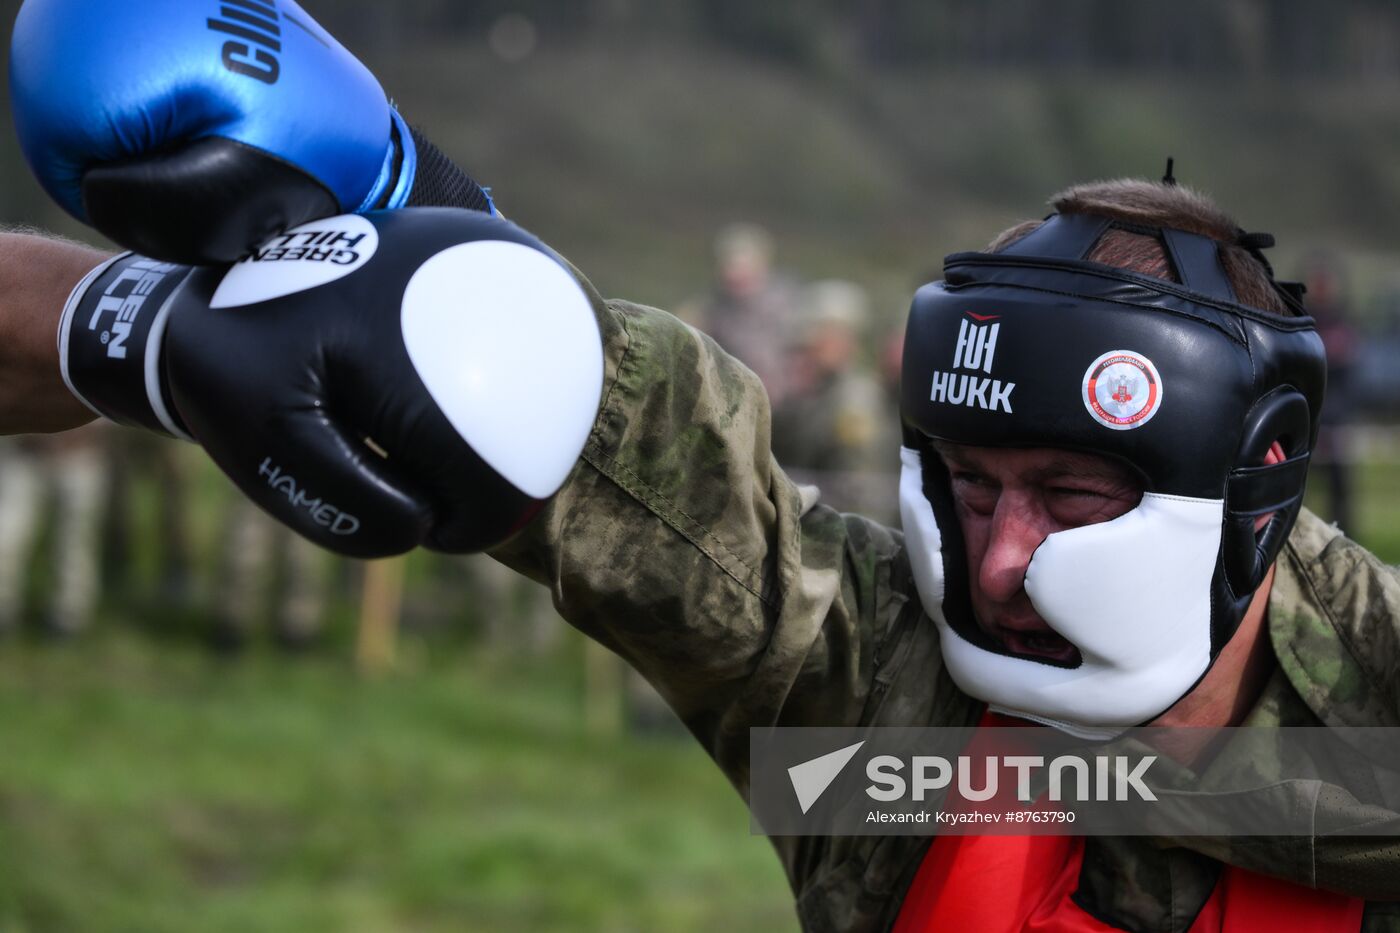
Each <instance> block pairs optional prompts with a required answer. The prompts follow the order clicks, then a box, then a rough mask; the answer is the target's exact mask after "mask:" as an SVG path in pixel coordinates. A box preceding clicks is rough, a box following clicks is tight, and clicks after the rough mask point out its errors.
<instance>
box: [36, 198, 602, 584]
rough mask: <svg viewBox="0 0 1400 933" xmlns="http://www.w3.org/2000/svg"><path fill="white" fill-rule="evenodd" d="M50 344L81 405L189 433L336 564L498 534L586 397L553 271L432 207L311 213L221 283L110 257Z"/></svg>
mask: <svg viewBox="0 0 1400 933" xmlns="http://www.w3.org/2000/svg"><path fill="white" fill-rule="evenodd" d="M59 344H60V360H61V363H62V366H63V377H64V380H65V382H66V383H67V384H68V387H69V388H70V389H71V390H72V391H73V393H74V394H75V395H76V396H77V397H78V398H80V399H82V400H83V401H84V402H85V403H86V404H87V405H88V406H89V407H91V408H92V409H94V410H95V411H96V412H98V413H99V414H101V415H104V416H106V417H108V418H111V419H112V420H115V421H118V422H121V423H124V424H129V425H135V426H139V427H144V428H147V429H150V430H155V431H161V432H164V433H166V434H170V435H174V436H178V437H185V438H188V439H192V440H195V441H197V442H198V443H199V444H201V445H202V446H203V447H204V448H205V449H206V450H207V451H208V452H209V455H210V456H211V457H212V458H213V460H214V462H215V463H217V464H218V465H219V467H220V468H221V469H222V470H223V471H224V472H225V473H227V474H228V475H229V477H230V478H231V479H232V480H233V481H234V483H236V484H237V485H238V487H239V489H241V490H242V491H243V492H244V493H245V494H247V495H248V496H249V497H250V498H251V499H253V500H254V501H255V502H257V503H258V504H259V505H260V506H262V507H263V508H264V509H266V510H267V511H268V512H270V513H271V514H272V515H273V516H274V517H276V518H277V519H279V520H280V521H282V522H283V523H284V524H286V525H288V526H290V527H291V528H293V529H294V530H296V531H298V532H300V533H301V534H303V535H305V536H306V537H308V538H310V539H311V540H313V541H315V542H316V543H318V544H321V545H323V546H325V547H327V548H330V549H331V550H334V551H338V552H340V553H342V554H347V555H351V556H355V557H378V556H384V555H389V554H396V553H400V552H403V551H406V550H409V549H410V548H412V547H414V546H416V545H419V544H424V545H427V546H429V547H432V548H436V549H439V550H444V551H471V550H478V549H481V548H485V547H489V546H491V545H493V544H496V543H499V542H500V541H503V540H504V539H505V538H507V537H509V535H510V534H511V533H513V532H514V531H515V530H516V529H518V528H519V527H521V526H522V525H523V524H524V523H525V522H526V521H528V519H529V518H530V516H532V515H533V514H534V513H535V512H536V511H537V510H538V509H539V508H540V506H541V505H542V504H543V502H544V501H545V500H546V499H548V497H549V496H551V495H552V494H553V493H554V492H555V491H556V490H557V489H558V488H559V486H560V485H561V484H562V483H563V482H564V480H565V479H566V477H567V476H568V473H569V472H570V470H571V469H572V466H573V464H574V462H575V460H576V459H577V457H578V454H579V452H580V451H581V450H582V448H583V444H584V441H585V439H586V438H587V436H588V432H589V430H590V428H591V425H592V423H593V419H594V417H595V415H596V413H597V408H598V403H599V395H600V392H601V388H602V373H603V369H602V344H601V340H600V337H599V333H598V328H597V324H596V321H595V318H594V316H593V309H592V305H591V303H590V301H589V298H588V296H587V295H586V294H585V292H584V290H583V288H582V287H581V286H580V285H579V283H578V281H577V280H576V279H575V277H574V275H573V273H572V272H571V271H570V270H569V269H568V267H567V266H566V265H565V264H564V262H563V261H562V260H561V259H559V257H558V256H556V255H555V254H554V253H553V252H552V251H551V250H550V249H549V248H548V247H546V246H545V245H543V244H542V243H540V242H539V241H538V240H536V239H535V238H534V237H533V236H531V235H530V234H528V233H526V232H525V231H523V230H521V229H520V228H518V227H516V226H514V225H513V224H511V223H509V222H507V221H505V220H503V219H500V218H497V217H491V216H489V215H486V214H482V213H477V212H471V211H464V210H454V209H449V208H410V209H405V210H401V211H378V212H371V213H369V214H365V215H344V216H339V217H334V218H330V219H328V220H324V221H318V222H315V223H311V224H307V225H304V226H302V227H298V228H295V229H293V230H291V231H288V232H287V233H285V234H282V235H280V236H278V237H275V238H274V239H273V240H271V241H270V242H268V243H267V244H266V245H264V246H263V247H261V248H259V249H257V250H255V251H254V253H253V254H252V255H250V256H249V257H247V258H246V259H244V260H242V261H240V262H238V263H236V264H234V265H233V266H231V267H228V268H224V269H216V268H200V269H191V268H189V267H185V266H174V265H169V264H164V263H160V262H157V261H154V260H151V259H147V258H144V257H140V256H135V255H132V254H124V255H121V256H118V257H116V258H114V259H112V260H109V261H108V262H107V263H105V264H104V265H102V266H99V267H98V268H96V269H94V270H93V271H92V272H91V273H89V275H88V276H87V277H86V278H85V279H84V280H83V281H82V282H81V283H79V285H78V286H77V287H76V288H75V289H74V291H73V294H72V296H71V297H70V298H69V300H68V302H67V305H66V306H65V308H64V312H63V317H62V320H61V323H60V329H59Z"/></svg>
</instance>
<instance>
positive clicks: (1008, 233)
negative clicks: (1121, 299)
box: [987, 178, 1294, 315]
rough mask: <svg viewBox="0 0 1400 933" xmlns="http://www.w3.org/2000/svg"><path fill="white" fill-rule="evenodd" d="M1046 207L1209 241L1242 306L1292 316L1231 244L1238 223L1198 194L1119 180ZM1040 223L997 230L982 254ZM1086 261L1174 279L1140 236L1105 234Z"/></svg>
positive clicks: (1076, 189)
mask: <svg viewBox="0 0 1400 933" xmlns="http://www.w3.org/2000/svg"><path fill="white" fill-rule="evenodd" d="M1050 204H1051V206H1053V207H1054V208H1055V210H1056V211H1057V212H1059V213H1061V214H1093V215H1095V216H1099V217H1112V218H1113V219H1114V220H1121V221H1124V222H1125V223H1129V224H1141V225H1143V226H1149V227H1171V228H1173V229H1176V230H1185V231H1186V232H1188V233H1195V234H1199V235H1200V236H1206V237H1210V238H1211V239H1212V240H1215V241H1216V242H1217V243H1219V244H1220V261H1221V264H1222V265H1223V266H1224V267H1225V275H1226V277H1227V278H1228V279H1229V280H1230V285H1231V286H1232V287H1233V288H1234V290H1235V296H1236V297H1237V298H1238V299H1239V301H1240V303H1241V304H1246V305H1249V306H1251V307H1254V308H1261V309H1263V310H1265V311H1272V312H1274V313H1276V314H1285V315H1291V314H1293V313H1294V312H1293V311H1292V310H1291V309H1290V308H1289V307H1288V306H1287V305H1286V304H1284V302H1283V300H1282V299H1281V298H1279V296H1278V293H1277V292H1275V290H1274V286H1273V284H1272V277H1271V276H1270V275H1269V271H1268V270H1267V269H1266V268H1264V266H1263V264H1262V263H1260V262H1259V260H1258V259H1256V258H1254V256H1252V255H1251V254H1250V253H1249V251H1248V250H1246V249H1244V248H1243V247H1241V246H1240V245H1239V244H1238V243H1237V242H1236V241H1237V239H1238V236H1239V230H1240V227H1239V224H1237V223H1235V221H1234V218H1232V217H1230V215H1229V214H1226V213H1225V212H1224V211H1222V210H1221V209H1220V208H1219V207H1217V206H1216V205H1215V203H1214V202H1213V201H1211V200H1210V198H1208V197H1206V196H1205V195H1204V194H1202V193H1200V192H1199V191H1195V190H1193V189H1191V188H1186V187H1183V186H1181V185H1165V184H1161V183H1160V182H1153V181H1144V180H1142V179H1137V178H1120V179H1115V180H1112V181H1096V182H1090V183H1089V184H1086V185H1075V186H1073V187H1071V188H1066V189H1065V190H1064V191H1061V192H1060V193H1059V194H1057V195H1055V196H1054V197H1053V198H1051V199H1050ZM1040 223H1041V222H1040V221H1038V220H1033V221H1026V222H1024V223H1019V224H1017V225H1015V226H1014V227H1010V228H1009V229H1007V230H1004V231H1002V232H1001V233H1000V234H998V235H997V237H996V238H995V239H994V240H992V242H991V244H990V245H989V246H988V247H987V252H989V253H997V252H1000V251H1002V250H1004V249H1006V248H1007V247H1008V246H1010V245H1011V244H1012V243H1015V242H1016V241H1017V240H1019V239H1021V238H1022V237H1024V236H1026V235H1027V234H1029V233H1030V232H1031V231H1032V230H1034V229H1036V228H1037V227H1039V226H1040ZM1085 258H1086V259H1088V260H1090V261H1092V262H1101V263H1103V264H1105V265H1109V266H1116V267H1118V268H1121V269H1131V270H1132V271H1134V272H1140V273H1142V274H1143V275H1150V276H1153V277H1155V278H1159V279H1166V280H1168V281H1172V282H1176V281H1179V279H1178V278H1177V275H1176V272H1175V271H1174V270H1173V269H1172V264H1171V261H1170V260H1169V259H1168V258H1167V252H1166V249H1165V248H1164V247H1163V246H1162V243H1161V241H1159V240H1158V239H1157V238H1156V237H1154V236H1151V235H1149V234H1145V233H1134V232H1132V231H1129V230H1110V231H1109V232H1108V233H1106V234H1104V235H1103V237H1101V238H1100V239H1099V241H1098V242H1097V243H1095V244H1094V248H1093V249H1092V250H1090V251H1089V255H1088V256H1086V257H1085Z"/></svg>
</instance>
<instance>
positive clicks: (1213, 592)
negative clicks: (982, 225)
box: [900, 215, 1326, 734]
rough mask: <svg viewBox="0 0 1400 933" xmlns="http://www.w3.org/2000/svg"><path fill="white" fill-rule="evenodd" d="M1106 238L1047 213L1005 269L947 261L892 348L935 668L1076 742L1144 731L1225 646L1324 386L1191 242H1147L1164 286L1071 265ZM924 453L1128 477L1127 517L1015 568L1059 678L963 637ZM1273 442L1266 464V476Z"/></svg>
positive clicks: (915, 549) (1095, 228)
mask: <svg viewBox="0 0 1400 933" xmlns="http://www.w3.org/2000/svg"><path fill="white" fill-rule="evenodd" d="M1113 225H1114V224H1113V222H1112V221H1110V220H1107V219H1105V218H1100V217H1091V216H1086V215H1064V216H1058V215H1057V216H1053V217H1051V218H1050V219H1049V220H1047V221H1046V222H1045V223H1044V224H1043V225H1042V226H1041V227H1040V228H1038V229H1037V230H1036V231H1034V232H1033V233H1031V234H1030V235H1029V236H1027V237H1025V238H1023V239H1022V240H1020V241H1018V242H1017V243H1016V244H1015V245H1013V246H1012V247H1011V248H1009V249H1008V250H1006V251H1005V252H1003V253H998V254H995V255H988V254H978V253H960V254H955V255H953V256H950V257H948V259H947V260H946V263H945V267H944V280H943V281H941V282H935V283H933V284H931V285H927V286H925V287H923V288H922V289H920V290H919V292H918V294H917V295H916V296H915V298H914V303H913V307H912V308H911V310H910V316H909V327H908V332H907V335H906V339H905V351H904V372H903V386H902V400H901V408H902V415H903V419H904V426H905V447H906V450H905V453H904V475H903V479H902V480H901V487H900V499H901V513H902V516H903V520H904V525H905V532H906V540H907V542H908V547H909V552H910V557H911V560H912V562H913V564H914V572H915V578H916V580H917V581H918V584H919V590H920V597H921V599H922V601H923V603H924V605H925V607H926V608H927V610H928V612H929V614H930V616H932V617H933V618H934V620H935V621H937V622H938V623H939V624H940V626H941V627H942V629H943V636H944V637H943V647H944V656H945V661H946V663H947V664H948V668H949V671H950V672H951V673H952V675H953V677H954V678H955V679H956V680H957V682H958V684H959V685H960V686H961V687H962V688H963V689H964V690H966V691H967V692H968V693H970V694H972V695H974V696H977V697H980V698H982V699H984V700H987V701H988V702H990V703H992V704H993V705H996V706H998V707H1001V708H1003V709H1006V710H1009V711H1012V712H1014V713H1016V714H1018V715H1022V716H1025V717H1028V718H1032V719H1037V720H1040V721H1044V722H1050V723H1053V724H1055V725H1059V726H1061V727H1063V728H1067V729H1069V730H1071V731H1075V732H1078V733H1081V734H1107V733H1112V732H1115V731H1118V730H1121V729H1123V728H1126V727H1128V726H1132V725H1135V724H1138V723H1141V722H1145V721H1147V720H1149V719H1151V718H1153V717H1155V716H1156V715H1158V714H1160V713H1161V712H1163V711H1164V710H1165V709H1166V708H1167V707H1169V706H1170V705H1171V704H1172V703H1174V702H1175V701H1176V700H1177V699H1178V698H1180V697H1181V696H1182V695H1184V694H1185V693H1186V692H1187V691H1189V690H1190V689H1191V687H1192V686H1193V685H1194V684H1195V683H1196V681H1197V680H1199V678H1200V677H1201V676H1203V675H1204V673H1205V672H1206V670H1208V669H1209V666H1210V664H1211V663H1213V661H1214V659H1215V658H1216V657H1218V656H1219V653H1220V650H1221V649H1222V648H1223V647H1224V645H1225V643H1226V642H1228V641H1229V640H1230V638H1231V637H1232V636H1233V635H1234V633H1235V631H1236V629H1237V628H1238V627H1239V623H1240V620H1241V619H1242V618H1243V616H1244V612H1245V610H1246V608H1247V607H1248V605H1249V602H1250V599H1251V598H1252V596H1253V594H1254V591H1255V590H1256V589H1258V587H1259V585H1260V584H1261V583H1262V582H1263V580H1264V577H1265V575H1266V574H1267V572H1268V568H1269V566H1270V565H1271V564H1272V563H1273V561H1274V558H1275V557H1276V556H1277V554H1278V551H1279V549H1280V548H1281V547H1282V545H1283V542H1284V539H1285V538H1286V537H1287V535H1288V532H1289V530H1290V529H1291V527H1292V525H1293V522H1294V520H1295V519H1296V518H1297V515H1298V510H1299V508H1301V503H1302V496H1303V484H1304V480H1305V478H1306V473H1307V464H1308V457H1309V452H1310V451H1311V449H1312V445H1313V443H1314V441H1315V440H1316V434H1317V423H1318V420H1317V415H1318V412H1319V410H1320V408H1321V403H1322V393H1323V387H1324V382H1325V373H1326V363H1325V358H1324V356H1323V351H1322V343H1321V341H1320V339H1319V338H1318V336H1317V333H1316V330H1315V329H1314V326H1313V322H1312V320H1311V318H1307V317H1303V316H1298V317H1284V316H1281V315H1277V314H1273V313H1270V312H1266V311H1262V310H1260V309H1257V308H1251V307H1248V306H1245V305H1242V304H1240V303H1239V302H1238V301H1237V300H1236V298H1235V294H1234V290H1233V289H1232V288H1231V286H1230V282H1229V279H1228V278H1227V277H1226V275H1225V272H1224V269H1223V266H1222V265H1221V261H1220V258H1219V250H1218V247H1217V244H1216V243H1215V242H1214V241H1212V240H1210V239H1207V238H1205V237H1201V236H1197V235H1195V234H1191V233H1187V232H1184V231H1180V230H1169V229H1164V230H1160V231H1151V232H1152V233H1155V234H1157V235H1158V236H1159V237H1160V239H1161V241H1162V242H1163V244H1164V248H1165V250H1166V253H1167V255H1168V257H1169V258H1170V260H1171V262H1172V264H1173V266H1174V268H1175V270H1176V274H1177V277H1178V278H1179V279H1180V284H1177V283H1173V282H1169V281H1166V280H1163V279H1155V278H1151V277H1148V276H1144V275H1140V274H1138V273H1134V272H1131V271H1128V270H1124V269H1119V268H1114V267H1110V266H1105V265H1101V264H1099V263H1094V262H1088V261H1086V260H1084V258H1083V257H1084V256H1085V255H1087V254H1088V252H1089V251H1090V250H1091V249H1092V248H1093V246H1094V244H1095V243H1096V242H1097V241H1098V239H1099V238H1100V237H1101V236H1102V235H1103V234H1104V233H1105V232H1106V231H1107V230H1109V229H1111V228H1112V226H1113ZM1131 229H1132V230H1133V231H1134V232H1139V233H1141V232H1145V231H1144V230H1143V229H1142V228H1137V227H1134V228H1131ZM1280 294H1281V296H1284V297H1285V300H1286V301H1287V303H1288V304H1289V305H1290V306H1294V305H1295V304H1296V301H1295V299H1294V298H1293V296H1292V295H1290V294H1287V293H1286V292H1284V291H1283V290H1282V289H1280ZM935 440H941V441H946V442H950V443H956V444H966V445H971V446H978V447H1018V448H1042V447H1043V448H1061V449H1069V450H1076V451H1083V452H1088V453H1093V454H1098V455H1101V456H1106V457H1110V458H1113V459H1115V460H1118V461H1120V462H1122V463H1124V464H1126V465H1127V466H1128V467H1130V468H1131V469H1132V470H1133V471H1134V472H1135V473H1136V474H1137V475H1138V476H1139V477H1140V478H1141V480H1142V484H1143V488H1144V490H1145V494H1144V496H1143V499H1142V501H1141V503H1140V504H1139V505H1138V506H1137V507H1136V508H1135V509H1133V510H1131V511H1130V512H1128V513H1127V514H1125V515H1123V516H1120V517H1119V518H1117V519H1115V520H1113V521H1110V522H1105V523H1102V524H1101V525H1093V526H1087V527H1083V528H1075V529H1070V530H1067V531H1063V532H1059V533H1056V534H1052V535H1050V536H1049V537H1047V538H1046V539H1045V541H1044V542H1042V544H1041V545H1040V547H1039V549H1038V550H1037V551H1036V553H1035V555H1034V557H1033V558H1032V560H1031V562H1030V566H1029V568H1028V570H1027V573H1026V581H1025V587H1026V593H1027V595H1028V596H1029V598H1030V600H1031V603H1032V605H1033V606H1034V607H1035V609H1036V611H1037V613H1038V614H1039V615H1040V616H1041V618H1043V619H1044V620H1045V622H1046V623H1047V624H1048V625H1049V626H1050V627H1051V628H1053V629H1054V630H1055V631H1056V632H1058V633H1059V634H1060V635H1062V636H1063V637H1065V638H1066V639H1067V640H1069V641H1070V642H1071V643H1072V644H1074V645H1075V647H1076V648H1078V649H1079V653H1080V656H1081V658H1082V660H1081V661H1080V662H1079V663H1078V664H1077V665H1074V666H1066V665H1064V664H1061V663H1058V662H1053V661H1048V660H1046V659H1043V658H1037V657H1031V656H1026V655H1018V654H1014V653H1012V652H1010V651H1008V650H1007V649H1006V648H1005V647H1004V646H1003V645H1002V644H1001V643H1000V642H999V640H998V639H996V638H994V637H993V636H991V635H988V634H987V633H986V632H984V631H983V629H982V628H981V627H980V626H979V625H978V621H977V620H976V619H975V618H974V617H973V613H972V611H971V601H970V598H969V596H970V591H969V589H968V588H969V585H970V584H969V580H968V574H967V569H966V568H967V564H966V555H965V554H964V553H963V546H962V535H961V530H960V527H959V525H958V520H957V517H956V514H955V512H954V510H953V501H952V492H951V488H950V485H949V478H948V473H947V470H946V469H945V468H944V466H943V464H942V461H941V460H940V458H939V457H938V455H937V453H936V452H934V451H933V450H932V447H931V445H932V442H933V441H935ZM1275 441H1277V442H1278V443H1280V444H1281V446H1282V448H1283V452H1284V459H1283V461H1282V462H1280V463H1277V464H1272V465H1268V466H1264V465H1262V464H1263V462H1264V459H1265V455H1266V454H1267V452H1268V450H1269V448H1270V447H1271V445H1272V444H1273V443H1274V442H1275ZM1265 515H1269V516H1270V517H1269V519H1268V521H1267V523H1266V524H1265V525H1264V526H1263V527H1262V529H1260V530H1259V531H1258V532H1257V533H1256V530H1255V524H1256V519H1258V518H1260V517H1261V516H1265Z"/></svg>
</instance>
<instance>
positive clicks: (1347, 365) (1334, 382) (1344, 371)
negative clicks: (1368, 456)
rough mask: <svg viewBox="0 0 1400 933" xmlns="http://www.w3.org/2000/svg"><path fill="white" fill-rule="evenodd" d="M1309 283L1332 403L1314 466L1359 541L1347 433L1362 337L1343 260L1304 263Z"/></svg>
mask: <svg viewBox="0 0 1400 933" xmlns="http://www.w3.org/2000/svg"><path fill="white" fill-rule="evenodd" d="M1303 284H1304V285H1306V286H1307V289H1308V292H1307V295H1308V310H1309V311H1310V312H1311V313H1312V316H1313V317H1314V318H1316V319H1317V332H1318V334H1319V335H1320V336H1321V337H1322V344H1323V346H1324V347H1326V348H1327V399H1326V401H1325V402H1324V403H1323V405H1322V430H1321V432H1320V433H1319V434H1318V436H1317V451H1316V454H1315V460H1314V462H1315V464H1316V465H1317V468H1318V469H1319V470H1321V471H1322V473H1323V475H1324V477H1325V478H1326V483H1327V486H1326V488H1327V505H1328V508H1329V509H1330V511H1331V514H1330V518H1331V519H1332V521H1334V522H1336V523H1337V524H1338V525H1339V526H1340V527H1341V529H1342V530H1343V531H1345V532H1346V533H1347V534H1348V535H1349V536H1350V537H1352V538H1355V537H1358V529H1357V527H1356V525H1355V515H1354V514H1353V511H1352V491H1353V489H1354V486H1355V484H1354V479H1353V475H1352V474H1353V469H1352V456H1353V454H1352V449H1351V445H1350V444H1348V442H1347V441H1348V437H1349V435H1348V433H1347V429H1348V426H1349V424H1350V423H1351V421H1352V419H1353V417H1354V412H1355V411H1356V408H1357V399H1356V398H1355V391H1354V387H1353V378H1352V377H1353V374H1354V372H1355V368H1356V358H1357V352H1358V349H1359V346H1358V341H1359V338H1358V334H1357V332H1356V327H1355V323H1354V320H1353V315H1352V310H1351V303H1350V300H1349V297H1348V294H1347V288H1346V268H1345V266H1344V265H1343V263H1342V259H1341V257H1340V256H1338V255H1336V254H1335V253H1331V252H1326V251H1317V252H1313V253H1311V254H1309V255H1308V256H1307V257H1306V258H1305V259H1304V261H1303Z"/></svg>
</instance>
